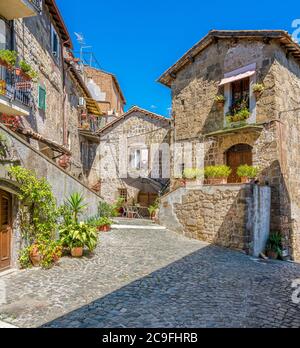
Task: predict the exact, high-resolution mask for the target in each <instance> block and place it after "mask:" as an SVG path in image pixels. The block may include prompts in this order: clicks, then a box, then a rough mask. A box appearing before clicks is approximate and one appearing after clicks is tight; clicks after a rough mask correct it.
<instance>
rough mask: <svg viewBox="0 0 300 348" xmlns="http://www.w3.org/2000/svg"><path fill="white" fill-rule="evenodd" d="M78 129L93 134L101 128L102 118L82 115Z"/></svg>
mask: <svg viewBox="0 0 300 348" xmlns="http://www.w3.org/2000/svg"><path fill="white" fill-rule="evenodd" d="M78 127H79V128H80V129H81V130H86V131H90V132H92V133H94V132H97V130H99V129H100V128H101V118H100V117H96V116H93V115H84V114H83V115H80V117H79V124H78Z"/></svg>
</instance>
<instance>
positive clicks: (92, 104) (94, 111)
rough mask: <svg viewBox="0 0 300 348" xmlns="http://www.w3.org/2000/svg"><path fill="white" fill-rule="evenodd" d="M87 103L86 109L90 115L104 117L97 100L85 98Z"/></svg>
mask: <svg viewBox="0 0 300 348" xmlns="http://www.w3.org/2000/svg"><path fill="white" fill-rule="evenodd" d="M85 101H86V108H87V110H88V113H89V114H91V115H95V116H102V112H101V110H100V108H99V105H98V103H97V102H96V100H94V99H92V98H85Z"/></svg>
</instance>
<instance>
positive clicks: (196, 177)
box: [183, 168, 203, 186]
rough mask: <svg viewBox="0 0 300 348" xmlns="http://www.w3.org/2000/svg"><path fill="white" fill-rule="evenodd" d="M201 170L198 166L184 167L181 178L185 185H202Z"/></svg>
mask: <svg viewBox="0 0 300 348" xmlns="http://www.w3.org/2000/svg"><path fill="white" fill-rule="evenodd" d="M202 177H203V170H201V169H199V168H186V169H185V170H184V171H183V178H184V180H185V183H186V185H190V186H199V185H202Z"/></svg>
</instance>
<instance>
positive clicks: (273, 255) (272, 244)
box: [266, 232, 282, 260]
mask: <svg viewBox="0 0 300 348" xmlns="http://www.w3.org/2000/svg"><path fill="white" fill-rule="evenodd" d="M266 253H267V256H268V257H269V258H270V259H274V260H277V259H278V257H280V256H281V255H282V237H281V234H280V233H278V232H276V233H272V234H271V235H270V237H269V239H268V242H267V246H266Z"/></svg>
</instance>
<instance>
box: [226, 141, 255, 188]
mask: <svg viewBox="0 0 300 348" xmlns="http://www.w3.org/2000/svg"><path fill="white" fill-rule="evenodd" d="M252 149H253V148H252V146H250V145H248V144H236V145H234V146H232V147H230V148H229V149H228V150H227V151H226V153H225V158H226V164H227V165H228V166H229V167H230V168H231V169H232V173H231V175H230V176H229V178H228V183H232V184H233V183H240V182H241V179H240V178H239V177H238V175H237V169H238V167H239V166H240V165H243V164H247V165H249V166H252V164H253V155H252Z"/></svg>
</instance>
